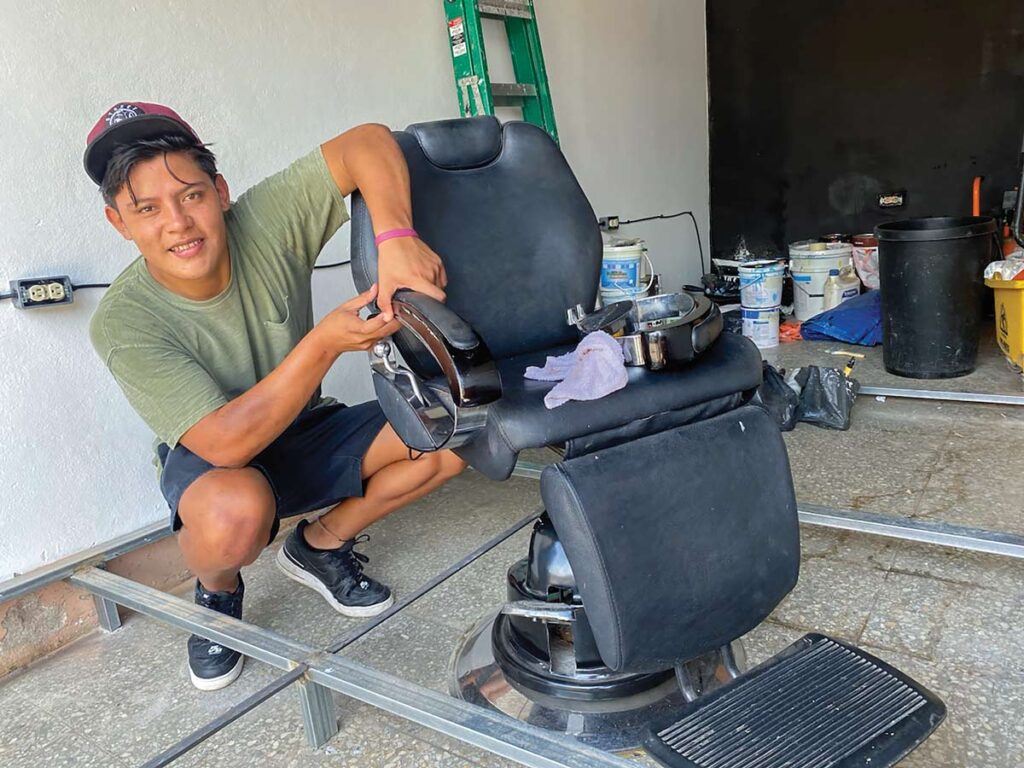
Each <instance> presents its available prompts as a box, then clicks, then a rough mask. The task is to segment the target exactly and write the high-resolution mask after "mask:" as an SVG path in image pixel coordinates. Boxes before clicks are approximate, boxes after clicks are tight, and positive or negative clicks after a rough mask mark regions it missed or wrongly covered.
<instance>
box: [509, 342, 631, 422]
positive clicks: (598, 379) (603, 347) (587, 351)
mask: <svg viewBox="0 0 1024 768" xmlns="http://www.w3.org/2000/svg"><path fill="white" fill-rule="evenodd" d="M525 376H526V378H528V379H536V380H538V381H557V382H559V383H558V384H556V385H555V386H554V387H553V388H552V389H551V391H550V392H548V393H547V394H546V395H544V405H545V406H547V407H548V408H557V407H558V406H560V405H562V404H563V403H565V402H567V401H568V400H597V399H598V398H601V397H604V396H605V395H608V394H611V393H612V392H614V391H616V390H618V389H622V388H623V387H624V386H626V382H627V381H628V380H629V377H628V376H627V375H626V361H625V358H623V356H622V347H620V346H619V342H617V341H616V340H615V339H613V338H612V337H611V336H609V335H608V334H607V333H605V332H604V331H594V332H593V333H588V334H587V335H586V336H584V337H583V340H582V341H581V342H580V343H579V345H578V346H577V347H576V349H575V350H573V351H572V352H569V353H568V354H566V355H560V356H559V357H549V358H548V359H547V361H546V362H545V363H544V367H543V368H538V367H537V366H535V365H531V366H528V367H527V369H526V373H525Z"/></svg>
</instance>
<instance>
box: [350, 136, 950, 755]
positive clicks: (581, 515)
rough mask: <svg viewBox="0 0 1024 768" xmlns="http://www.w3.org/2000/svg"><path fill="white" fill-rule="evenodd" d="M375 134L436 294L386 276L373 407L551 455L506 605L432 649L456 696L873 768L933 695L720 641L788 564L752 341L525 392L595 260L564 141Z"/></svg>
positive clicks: (850, 653)
mask: <svg viewBox="0 0 1024 768" xmlns="http://www.w3.org/2000/svg"><path fill="white" fill-rule="evenodd" d="M396 139H397V141H398V143H399V145H400V147H401V149H402V151H403V153H404V154H405V157H406V160H407V162H408V165H409V173H410V176H411V181H412V198H413V199H412V202H413V213H414V217H415V227H416V229H417V231H418V232H419V233H420V236H421V237H422V238H423V240H424V241H425V242H426V243H428V244H429V245H430V246H431V247H432V248H433V249H434V250H435V251H437V252H438V253H439V254H440V255H441V256H442V258H443V259H444V262H445V269H446V270H447V273H448V279H449V284H448V288H447V294H448V299H447V303H446V304H440V303H438V302H436V301H434V300H432V299H430V298H429V297H426V296H423V295H421V294H415V293H412V292H409V291H402V292H399V294H397V295H396V300H395V302H394V306H395V310H396V316H397V317H398V319H399V320H400V321H401V323H402V326H403V327H402V330H401V331H399V332H398V333H397V334H396V335H395V336H394V337H392V338H391V339H389V340H386V341H384V342H382V343H380V344H378V345H377V347H376V348H375V349H374V351H373V353H372V354H371V367H372V369H373V380H374V386H375V389H376V392H377V396H378V398H379V400H380V403H381V405H382V407H383V409H384V411H385V413H386V414H387V416H388V419H389V421H390V423H391V424H392V425H393V426H394V427H395V429H396V431H397V432H398V434H399V435H400V436H401V437H402V439H403V440H404V441H405V442H406V443H407V444H408V445H409V446H410V448H413V449H415V450H420V451H424V450H436V449H440V448H443V447H450V448H453V449H454V450H455V451H456V453H458V454H459V455H460V456H461V457H462V458H463V459H465V460H466V461H467V462H468V463H469V464H470V465H471V466H472V467H473V468H474V469H476V470H477V471H479V472H480V473H482V474H483V475H486V476H487V477H488V478H491V479H492V480H505V479H507V478H508V477H509V476H510V475H511V474H512V472H513V469H514V467H515V464H516V460H517V457H518V456H519V454H520V452H521V451H524V450H527V449H535V448H543V447H550V448H554V449H556V450H557V451H558V452H559V453H560V454H561V461H560V462H558V463H556V464H552V465H550V466H548V467H546V468H545V469H544V470H543V473H542V476H541V482H540V489H541V497H542V499H543V504H544V510H545V512H544V514H543V515H541V516H540V518H539V519H538V521H537V523H536V525H535V527H534V529H533V534H532V538H531V541H530V547H529V552H528V553H527V556H526V557H525V558H524V559H522V560H520V561H519V562H516V563H514V564H513V565H512V566H511V567H510V568H509V570H508V574H507V578H506V588H507V594H508V601H507V602H506V603H505V604H504V605H503V606H502V607H501V608H500V609H497V610H495V611H492V612H491V613H489V614H487V615H485V616H484V617H483V618H482V619H481V621H480V622H479V623H478V624H477V625H476V626H474V627H472V628H471V629H470V630H469V631H468V632H467V633H466V635H465V636H464V638H463V639H462V641H461V642H460V643H459V646H458V647H457V648H456V649H455V652H454V656H453V660H452V689H453V693H454V694H455V695H457V696H461V697H463V698H465V699H467V700H469V701H473V702H475V703H478V704H480V705H482V706H488V707H493V708H496V709H498V710H501V711H504V712H506V713H507V714H509V715H510V716H512V717H517V718H520V719H523V720H527V721H529V722H532V723H534V724H536V725H539V726H542V727H545V728H550V729H553V730H556V731H561V732H564V733H566V734H568V735H570V736H572V737H574V738H576V739H578V740H580V741H582V742H585V743H588V744H591V745H595V746H598V747H601V748H605V749H609V750H615V751H617V750H622V749H626V748H629V747H631V746H636V745H637V744H640V743H643V744H644V745H645V746H646V747H647V749H648V750H649V751H650V752H651V754H653V755H654V756H655V757H656V758H657V759H658V760H659V761H661V762H662V763H663V764H665V765H669V766H691V767H692V766H702V767H704V768H711V767H712V766H715V767H717V766H723V767H724V766H733V767H734V768H740V767H741V766H745V767H748V768H749V767H751V766H816V767H818V768H830V767H837V766H842V767H843V768H851V767H852V766H872V767H875V768H877V767H880V766H887V765H892V764H893V763H895V762H896V761H898V760H899V759H901V758H902V757H903V756H904V755H905V754H906V753H907V752H909V751H910V750H911V749H913V748H914V747H916V746H917V745H918V744H919V743H920V742H921V741H923V740H924V739H925V738H927V736H928V735H929V734H930V733H931V732H932V730H934V728H935V727H936V726H937V725H938V724H939V723H940V722H941V720H942V718H943V717H944V715H945V707H944V705H943V704H942V702H941V701H940V700H939V699H937V698H936V697H935V696H934V695H933V694H932V693H930V692H929V691H927V690H925V689H924V688H922V687H921V686H920V685H918V684H917V683H915V682H914V681H913V680H911V679H909V678H908V677H907V676H906V675H903V674H902V673H900V672H899V671H897V670H895V669H893V668H892V667H890V666H888V665H887V664H885V663H883V662H881V661H880V660H878V659H875V658H873V657H871V656H869V655H868V654H867V653H865V652H863V651H861V650H859V649H857V648H854V647H851V646H849V645H847V644H845V643H842V642H839V641H837V640H832V639H830V638H827V637H824V636H821V635H813V634H812V635H807V636H806V637H804V638H803V639H801V640H800V641H798V642H797V643H795V644H793V645H791V646H790V647H788V648H786V649H784V650H782V651H781V652H780V653H779V654H778V655H776V656H775V657H774V658H772V659H770V660H769V661H767V662H765V663H764V664H761V665H759V666H758V667H756V668H754V669H752V670H745V669H744V667H745V661H744V658H743V653H742V648H741V647H740V644H739V642H738V638H740V637H741V636H742V635H744V634H745V633H747V632H749V631H750V630H751V629H753V628H754V627H756V626H757V625H758V624H759V623H761V621H763V620H764V619H765V618H766V617H767V616H768V615H769V613H770V612H771V611H772V610H773V609H774V608H775V606H776V605H777V604H778V603H779V602H780V601H781V600H782V599H783V598H784V597H785V596H786V594H788V593H789V591H790V590H791V589H792V588H793V587H794V585H795V584H796V581H797V574H798V570H799V562H800V541H799V531H798V523H797V509H796V500H795V498H794V493H793V484H792V477H791V474H790V469H789V460H788V457H787V455H786V449H785V445H784V443H783V441H782V438H781V435H780V434H779V431H778V429H777V427H776V426H775V424H774V422H773V421H772V420H771V418H770V417H769V416H768V415H767V413H766V412H765V411H764V410H763V409H762V408H761V407H760V406H759V405H758V401H757V399H756V397H755V392H756V389H757V387H758V385H759V383H760V380H761V359H760V355H759V354H758V351H757V349H756V348H755V347H754V345H753V344H751V343H750V342H749V340H747V339H745V338H743V337H741V336H736V335H733V334H728V333H723V334H721V335H720V336H718V337H717V339H716V340H714V342H713V343H710V346H708V343H709V342H710V340H711V338H713V337H714V336H717V329H714V333H711V334H710V335H708V334H707V333H705V337H704V338H703V339H702V343H701V344H700V345H699V346H700V348H703V347H708V348H707V349H706V350H704V351H703V353H702V354H701V355H700V356H699V357H697V359H695V360H693V361H692V362H689V363H687V364H685V365H679V366H668V367H665V369H664V370H658V371H652V370H649V369H648V368H645V367H631V368H629V369H628V375H629V383H628V385H627V386H626V387H625V388H624V389H622V390H619V391H617V392H614V393H612V394H610V395H608V396H606V397H604V398H602V399H600V400H596V401H589V402H569V403H566V404H565V405H562V406H560V407H558V408H556V409H552V410H548V409H547V408H545V406H544V403H543V398H544V395H545V393H546V392H547V391H548V390H549V389H550V387H551V386H552V384H551V383H550V382H538V381H529V380H526V379H524V378H523V372H524V370H525V368H526V367H527V366H528V365H543V364H544V361H545V358H546V357H547V356H548V355H558V354H563V353H565V352H567V351H569V350H571V349H572V348H573V347H574V345H575V344H576V343H577V342H578V341H579V332H578V330H577V328H575V327H573V326H571V325H569V324H567V322H566V310H567V308H574V307H576V306H577V305H582V306H583V307H586V308H590V307H593V306H594V302H595V297H596V293H597V284H598V276H599V270H600V264H601V256H602V244H601V237H600V232H599V231H598V227H597V224H596V218H595V216H594V212H593V210H592V209H591V207H590V204H589V203H588V202H587V199H586V197H585V196H584V194H583V191H582V190H581V189H580V186H579V184H578V183H577V181H576V179H575V177H574V176H573V173H572V171H571V170H570V169H569V166H568V165H567V163H566V160H565V158H564V157H563V156H562V154H561V152H560V151H559V149H558V147H557V146H556V144H555V143H554V142H553V141H552V140H551V139H550V138H549V137H548V135H547V134H546V133H544V131H542V130H541V129H539V128H537V127H535V126H533V125H530V124H528V123H518V122H513V123H507V124H505V125H501V124H500V123H498V121H497V120H495V119H494V118H490V117H478V118H468V119H459V120H444V121H439V122H433V123H424V124H419V125H413V126H410V127H409V128H408V129H406V130H405V131H402V132H397V133H396ZM352 208H353V228H352V266H353V276H354V279H355V283H356V285H357V287H358V288H359V290H365V289H366V288H368V287H369V285H370V284H372V283H373V282H374V281H375V280H376V278H377V261H376V258H377V252H376V248H375V246H374V243H373V228H372V226H371V222H370V217H369V214H368V212H367V209H366V207H365V204H364V203H363V201H362V200H361V199H360V198H359V196H358V194H357V195H355V196H354V199H353V205H352ZM706 331H707V328H705V329H704V331H703V332H706ZM693 333H694V340H695V346H697V345H696V342H697V337H698V335H700V333H702V331H701V329H700V328H698V327H697V326H694V328H693ZM397 352H400V354H401V360H399V359H398V358H397V357H396V353H397Z"/></svg>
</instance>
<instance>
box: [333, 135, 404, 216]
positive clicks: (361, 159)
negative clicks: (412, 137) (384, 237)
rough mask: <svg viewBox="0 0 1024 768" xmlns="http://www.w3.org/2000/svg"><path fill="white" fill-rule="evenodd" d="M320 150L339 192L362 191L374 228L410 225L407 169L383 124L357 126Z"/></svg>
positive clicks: (402, 157) (399, 150)
mask: <svg viewBox="0 0 1024 768" xmlns="http://www.w3.org/2000/svg"><path fill="white" fill-rule="evenodd" d="M321 150H322V151H323V153H324V160H325V161H326V162H327V167H328V169H330V171H331V175H332V176H333V177H334V181H335V183H336V184H337V185H338V188H339V189H340V190H341V192H342V194H344V195H348V194H351V193H352V191H353V190H355V189H358V190H359V192H360V194H362V196H363V199H364V200H366V207H367V208H368V209H369V211H370V217H371V218H372V219H373V228H374V230H375V231H376V232H378V233H380V232H383V231H385V230H388V229H400V228H405V227H411V226H412V206H411V203H410V201H409V197H410V196H409V169H408V167H407V166H406V164H405V157H404V156H403V155H402V150H401V149H399V147H398V144H397V142H396V141H395V139H394V137H393V136H392V135H391V131H390V130H389V129H388V128H387V127H386V126H383V125H377V124H367V125H360V126H357V127H356V128H353V129H351V130H349V131H346V132H345V133H343V134H341V135H340V136H337V137H336V138H333V139H331V140H330V141H328V142H327V143H325V144H324V145H323V146H322V147H321Z"/></svg>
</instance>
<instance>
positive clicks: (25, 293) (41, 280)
mask: <svg viewBox="0 0 1024 768" xmlns="http://www.w3.org/2000/svg"><path fill="white" fill-rule="evenodd" d="M73 294H74V288H73V287H72V285H71V278H70V277H68V276H67V275H59V276H57V277H25V278H21V279H19V280H11V299H12V300H13V302H14V306H15V307H17V308H18V309H35V308H36V307H52V306H53V305H55V304H70V303H71V302H72V301H74V295H73Z"/></svg>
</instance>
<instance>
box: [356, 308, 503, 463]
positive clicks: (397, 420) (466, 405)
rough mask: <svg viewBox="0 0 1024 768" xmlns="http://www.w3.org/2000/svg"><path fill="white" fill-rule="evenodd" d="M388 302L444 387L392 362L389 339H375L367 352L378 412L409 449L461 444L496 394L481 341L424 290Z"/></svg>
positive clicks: (488, 356) (498, 390)
mask: <svg viewBox="0 0 1024 768" xmlns="http://www.w3.org/2000/svg"><path fill="white" fill-rule="evenodd" d="M391 304H392V307H393V308H394V312H395V318H396V319H397V320H398V321H399V322H400V323H401V324H402V326H403V328H405V329H407V330H408V331H409V332H410V333H411V334H412V336H414V337H415V338H416V340H417V341H419V342H420V344H422V345H423V347H424V348H425V349H426V350H427V352H428V353H429V354H430V356H431V357H432V358H433V359H434V360H435V361H436V362H437V364H438V366H439V367H440V369H441V371H442V373H443V374H444V378H445V381H446V383H447V391H444V390H443V389H442V388H440V387H438V385H437V384H428V383H427V382H425V381H423V380H421V379H420V378H419V377H418V376H417V375H416V374H415V373H414V372H413V371H411V370H409V369H408V368H406V367H405V366H403V365H401V364H399V363H398V362H396V361H395V360H394V358H393V357H392V352H393V347H392V344H391V342H390V341H389V340H384V341H381V342H379V343H378V344H376V345H375V346H374V348H373V350H372V351H371V353H370V367H371V368H372V369H373V372H374V377H373V381H374V389H375V390H376V392H377V399H378V401H379V402H380V405H381V408H382V409H383V410H384V414H385V415H386V416H387V418H388V421H389V422H390V423H391V425H392V427H394V429H395V432H396V433H398V436H399V437H401V438H402V440H403V441H404V442H405V444H406V445H408V446H409V447H410V448H414V449H415V450H418V451H435V450H439V449H441V448H443V447H448V448H455V447H458V446H459V445H465V444H466V443H468V442H469V441H470V440H471V439H472V438H473V437H474V436H475V434H476V433H477V432H478V431H479V429H480V428H481V427H482V426H483V424H484V422H485V420H486V415H487V406H488V405H489V404H490V403H493V402H494V401H495V400H497V399H498V398H500V397H501V379H500V378H499V376H498V369H497V366H496V365H495V364H494V360H493V358H492V357H491V353H490V351H489V350H488V349H487V345H486V344H484V342H483V339H481V338H480V337H479V336H478V335H477V333H476V331H474V330H473V328H472V327H471V326H470V325H469V323H467V322H466V321H465V320H464V319H462V318H461V317H459V315H458V314H456V313H455V312H453V311H452V310H451V309H450V308H448V307H446V306H445V305H444V304H442V303H441V302H439V301H437V300H435V299H432V298H431V297H429V296H426V295H425V294H422V293H417V292H415V291H408V290H401V291H398V292H396V293H395V295H394V297H393V298H392V302H391Z"/></svg>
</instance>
